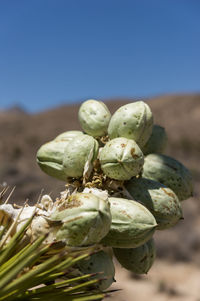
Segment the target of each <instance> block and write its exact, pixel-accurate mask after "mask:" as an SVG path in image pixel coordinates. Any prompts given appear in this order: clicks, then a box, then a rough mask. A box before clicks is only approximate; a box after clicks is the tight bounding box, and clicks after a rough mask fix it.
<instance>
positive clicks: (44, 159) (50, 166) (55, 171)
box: [37, 140, 68, 180]
mask: <svg viewBox="0 0 200 301" xmlns="http://www.w3.org/2000/svg"><path fill="white" fill-rule="evenodd" d="M67 145H68V141H55V140H53V141H50V142H48V143H45V144H43V145H42V146H41V147H40V149H39V150H38V152H37V163H38V165H39V166H40V168H41V169H42V170H43V171H44V172H45V173H47V174H48V175H50V176H52V177H55V178H57V179H59V180H66V178H67V176H66V174H65V172H64V169H63V165H62V161H63V155H64V150H65V147H66V146H67Z"/></svg>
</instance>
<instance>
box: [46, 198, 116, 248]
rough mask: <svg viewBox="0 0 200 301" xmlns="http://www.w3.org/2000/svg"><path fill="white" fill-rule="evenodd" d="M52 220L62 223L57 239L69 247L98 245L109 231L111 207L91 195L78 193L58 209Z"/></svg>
mask: <svg viewBox="0 0 200 301" xmlns="http://www.w3.org/2000/svg"><path fill="white" fill-rule="evenodd" d="M50 220H52V221H58V222H61V227H60V229H59V231H58V232H57V235H56V238H57V239H58V240H63V241H65V242H66V244H67V245H69V246H87V245H92V244H95V243H98V242H99V241H100V240H101V239H102V238H103V237H104V236H105V235H106V234H107V233H108V231H109V229H110V224H111V214H110V205H109V202H108V201H107V200H103V199H101V198H99V197H97V196H95V195H93V194H91V193H77V194H74V195H72V196H70V197H69V198H68V200H67V201H66V203H64V204H62V205H61V207H60V208H57V209H56V210H55V211H54V212H53V213H52V214H51V216H50Z"/></svg>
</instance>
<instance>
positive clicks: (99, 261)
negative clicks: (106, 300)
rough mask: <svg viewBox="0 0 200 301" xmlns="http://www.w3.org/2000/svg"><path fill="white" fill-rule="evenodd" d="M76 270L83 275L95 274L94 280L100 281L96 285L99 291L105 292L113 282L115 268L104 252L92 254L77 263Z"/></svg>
mask: <svg viewBox="0 0 200 301" xmlns="http://www.w3.org/2000/svg"><path fill="white" fill-rule="evenodd" d="M78 269H79V270H80V271H81V272H82V273H83V274H93V273H94V274H95V273H98V274H97V275H95V276H93V277H92V278H94V279H102V280H101V281H100V282H99V283H98V284H97V286H98V288H99V289H100V290H102V291H103V290H106V289H107V288H108V287H109V286H110V285H111V284H112V283H113V281H115V279H114V276H115V267H114V264H113V262H112V259H111V258H110V256H109V255H108V254H106V253H105V252H104V251H100V252H98V253H95V254H92V255H91V256H90V257H89V258H86V259H84V260H81V261H80V262H79V263H78ZM103 278H105V279H103Z"/></svg>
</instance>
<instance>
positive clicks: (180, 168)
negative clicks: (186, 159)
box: [143, 154, 193, 201]
mask: <svg viewBox="0 0 200 301" xmlns="http://www.w3.org/2000/svg"><path fill="white" fill-rule="evenodd" d="M143 176H144V177H145V178H148V179H151V180H155V181H158V182H160V183H162V184H164V185H166V186H167V187H169V188H171V189H172V190H173V191H174V192H175V194H176V195H177V197H178V198H179V201H183V200H185V199H187V198H189V197H191V196H192V194H193V184H192V176H191V174H190V172H189V170H188V169H187V168H186V167H185V166H184V165H183V164H182V163H180V162H179V161H177V160H175V159H173V158H171V157H169V156H166V155H159V154H150V155H148V156H146V158H145V162H144V166H143Z"/></svg>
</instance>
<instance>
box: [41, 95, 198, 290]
mask: <svg viewBox="0 0 200 301" xmlns="http://www.w3.org/2000/svg"><path fill="white" fill-rule="evenodd" d="M78 116H79V121H80V124H81V127H82V129H83V132H81V131H68V132H65V133H62V134H60V135H59V136H58V137H56V138H55V139H54V140H53V141H50V142H48V143H46V144H44V145H42V146H41V148H40V149H39V150H38V153H37V162H38V164H39V166H40V167H41V169H42V170H43V171H44V172H45V173H47V174H48V175H50V176H53V177H55V178H57V179H60V180H64V181H66V182H67V183H68V184H67V185H66V191H65V192H63V193H62V194H61V197H60V199H58V200H57V202H56V203H55V204H54V206H53V209H51V212H50V214H49V217H48V219H46V220H47V221H48V223H50V228H49V229H50V230H48V231H52V232H53V233H54V237H55V239H56V240H62V241H64V242H65V243H66V245H68V246H71V247H86V246H89V245H95V244H96V245H97V246H103V247H110V248H112V250H113V252H114V254H115V256H116V258H117V260H118V261H119V262H120V263H121V265H122V266H123V267H125V268H126V269H128V270H131V271H133V272H135V273H139V274H142V273H147V272H148V270H149V269H150V267H151V266H152V264H153V261H154V259H155V245H154V242H153V238H152V236H153V234H154V232H155V230H164V229H168V228H170V227H172V226H174V225H175V224H176V223H177V222H178V221H179V220H180V219H181V218H182V209H181V204H180V201H183V200H185V199H187V198H189V197H190V196H191V195H192V190H193V187H192V179H191V175H190V173H189V171H188V170H187V168H186V167H184V166H183V164H181V163H180V162H178V161H177V160H175V159H173V158H171V157H169V156H166V155H163V154H162V153H163V152H164V150H165V147H166V143H167V135H166V132H165V129H164V128H163V127H160V126H158V125H154V124H153V115H152V112H151V110H150V108H149V106H148V105H147V104H146V103H144V102H143V101H137V102H134V103H129V104H126V105H124V106H122V107H120V108H119V109H118V110H117V111H116V112H115V113H114V114H113V116H111V114H110V112H109V110H108V108H107V106H106V105H105V104H104V103H102V102H101V101H96V100H88V101H85V102H84V103H83V104H82V105H81V107H80V109H79V114H78ZM46 228H48V227H46ZM52 229H53V230H52ZM36 232H37V231H36ZM78 268H79V269H80V270H81V271H82V272H83V273H84V272H85V273H86V272H100V271H103V275H104V276H106V277H107V279H105V280H103V281H102V286H101V289H105V288H107V287H108V286H110V284H111V283H112V281H113V279H114V266H113V263H112V259H111V258H110V255H108V254H107V253H106V252H105V251H103V250H101V251H100V252H97V253H96V254H94V255H92V256H91V257H90V259H89V260H85V261H83V262H82V263H80V264H79V267H78ZM101 277H102V276H101Z"/></svg>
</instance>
